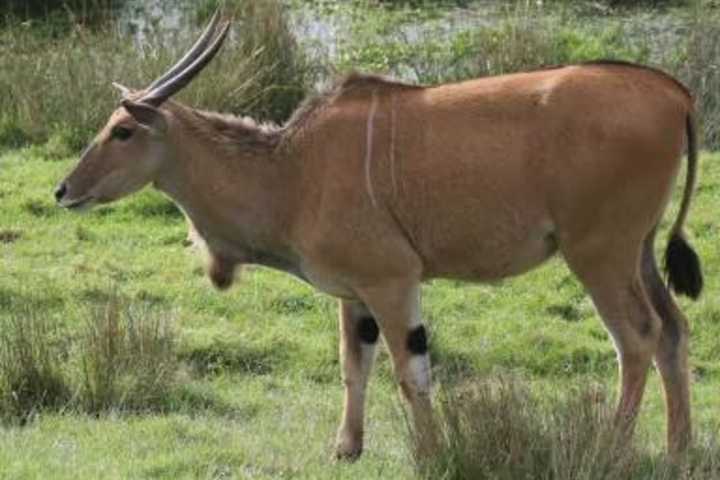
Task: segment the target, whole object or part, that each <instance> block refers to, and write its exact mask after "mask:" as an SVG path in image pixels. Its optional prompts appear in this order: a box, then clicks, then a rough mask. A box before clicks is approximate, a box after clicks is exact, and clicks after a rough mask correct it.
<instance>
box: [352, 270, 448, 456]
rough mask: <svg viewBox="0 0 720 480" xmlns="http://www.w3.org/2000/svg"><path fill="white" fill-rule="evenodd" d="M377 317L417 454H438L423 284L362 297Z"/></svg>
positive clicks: (369, 292)
mask: <svg viewBox="0 0 720 480" xmlns="http://www.w3.org/2000/svg"><path fill="white" fill-rule="evenodd" d="M361 296H362V297H363V299H364V300H365V303H366V305H367V306H368V308H369V309H370V310H371V311H372V312H373V313H374V314H375V318H376V319H377V320H378V325H379V327H380V331H381V333H382V335H383V337H384V339H385V343H386V344H387V346H388V349H389V351H390V354H391V356H392V359H393V367H394V370H395V376H396V377H397V380H398V383H399V385H400V389H401V391H402V394H403V396H404V397H405V400H406V401H407V402H408V404H409V405H410V412H411V414H412V418H413V425H414V427H415V435H416V441H417V444H416V446H417V454H418V455H420V456H421V457H426V456H428V455H430V454H432V453H434V452H435V450H436V448H437V439H436V432H435V422H434V420H433V412H432V403H431V399H430V388H431V379H430V356H429V354H428V346H427V333H426V330H425V326H424V325H423V323H422V320H421V317H420V284H419V282H403V283H399V284H395V285H392V286H385V287H384V288H382V289H372V290H370V289H368V290H366V291H365V292H363V293H362V294H361Z"/></svg>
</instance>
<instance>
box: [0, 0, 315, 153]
mask: <svg viewBox="0 0 720 480" xmlns="http://www.w3.org/2000/svg"><path fill="white" fill-rule="evenodd" d="M246 5H247V6H245V7H243V8H242V9H241V10H240V15H239V16H238V18H237V21H236V22H235V25H234V30H235V32H237V33H236V34H233V35H232V36H231V38H230V39H228V41H227V42H226V44H225V45H224V47H223V52H222V55H218V58H217V59H215V60H214V61H213V62H212V64H211V65H210V66H209V67H208V68H207V70H206V71H205V72H203V73H202V74H201V75H200V77H199V78H197V79H196V80H195V81H194V82H193V83H192V85H191V86H190V88H188V89H187V90H186V91H183V92H182V93H181V94H180V95H179V96H178V98H179V100H181V101H186V102H187V103H189V104H191V105H193V106H197V107H199V108H204V109H210V110H220V111H224V112H230V113H236V114H243V115H252V116H255V117H256V118H258V119H260V120H271V121H276V122H282V121H283V120H285V119H286V117H287V116H288V115H289V114H290V113H291V112H292V110H293V109H294V108H295V107H296V105H297V103H298V102H299V101H300V100H301V99H302V97H303V96H304V94H305V91H306V89H307V86H306V82H307V73H306V70H305V68H306V67H305V64H304V62H303V57H302V54H301V53H300V52H299V50H298V49H297V48H296V47H295V45H294V39H293V38H292V35H291V34H290V32H289V30H288V27H287V24H286V17H285V14H284V10H283V8H282V6H281V5H280V4H279V2H277V1H270V0H268V1H267V2H259V3H258V4H254V3H251V2H247V4H246ZM199 29H200V27H198V30H199ZM182 33H183V34H182V35H181V34H180V33H177V32H176V33H175V34H174V35H169V34H167V33H164V34H163V33H160V32H148V35H147V38H146V40H145V42H144V43H143V44H142V46H141V50H140V51H138V50H137V48H136V45H135V44H134V43H133V42H129V41H127V38H125V37H123V36H122V35H121V34H120V33H119V31H117V30H116V29H115V28H113V27H112V25H108V26H106V27H103V28H101V29H99V30H98V29H88V28H83V27H82V26H81V25H77V26H76V28H74V29H73V30H72V31H71V32H70V33H69V34H68V35H67V36H64V37H62V38H54V37H48V36H45V35H39V34H37V33H36V32H34V31H33V29H32V28H28V27H27V26H26V25H24V24H19V23H17V22H13V23H11V24H8V25H7V26H6V27H5V28H4V29H3V30H2V31H0V71H2V72H3V74H2V75H0V146H6V147H17V146H20V145H24V144H28V143H44V142H47V141H50V142H53V143H55V144H56V146H57V147H58V148H57V150H60V155H59V156H62V154H64V153H65V151H63V150H62V145H68V147H69V148H70V150H72V151H76V152H77V151H79V150H80V149H81V148H82V147H83V146H84V144H86V143H87V141H88V140H89V139H90V137H91V135H93V134H94V133H95V132H96V131H97V129H98V128H99V127H101V126H102V124H103V123H104V122H105V120H106V119H107V117H108V115H109V114H110V112H111V111H112V110H113V109H114V108H115V107H116V106H117V105H118V101H119V96H118V93H117V91H115V90H114V89H113V88H112V85H111V83H112V82H113V81H116V82H119V83H122V84H125V85H127V86H128V87H131V88H143V87H144V86H146V85H147V84H149V83H150V82H151V81H152V80H153V79H154V78H156V77H157V76H159V75H160V74H161V73H163V72H164V71H165V70H166V69H167V68H169V67H170V66H171V65H172V64H173V63H174V62H175V61H177V60H178V59H179V58H180V56H181V55H182V54H183V53H184V52H185V50H186V49H187V48H189V45H190V44H191V43H192V41H194V39H195V37H196V35H198V34H199V32H198V31H193V32H182Z"/></svg>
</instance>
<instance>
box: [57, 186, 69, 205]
mask: <svg viewBox="0 0 720 480" xmlns="http://www.w3.org/2000/svg"><path fill="white" fill-rule="evenodd" d="M66 192H67V185H65V184H64V183H61V184H60V185H58V187H57V188H56V189H55V200H57V201H58V202H59V201H60V200H62V198H63V197H64V196H65V193H66Z"/></svg>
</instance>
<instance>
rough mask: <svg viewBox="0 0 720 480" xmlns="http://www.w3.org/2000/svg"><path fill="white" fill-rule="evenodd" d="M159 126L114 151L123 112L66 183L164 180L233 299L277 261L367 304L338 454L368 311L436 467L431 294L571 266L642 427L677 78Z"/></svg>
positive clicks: (624, 416) (605, 73)
mask: <svg viewBox="0 0 720 480" xmlns="http://www.w3.org/2000/svg"><path fill="white" fill-rule="evenodd" d="M160 112H161V114H162V118H163V119H164V122H165V123H166V124H167V132H166V133H164V134H158V133H157V132H153V129H152V128H151V129H149V130H145V129H139V131H138V132H137V135H136V136H135V137H134V138H133V139H132V140H130V141H129V142H128V143H127V144H122V145H121V144H118V143H117V142H115V141H107V132H108V131H109V130H108V129H110V128H111V127H112V126H113V125H115V124H117V123H130V124H134V122H133V119H132V117H131V116H130V115H129V114H128V113H127V112H126V111H125V110H123V109H120V110H118V111H117V112H116V113H115V114H113V116H112V117H111V119H110V122H109V124H108V126H107V127H106V129H105V130H104V131H103V132H102V133H101V134H100V136H99V138H98V142H97V146H96V147H95V148H94V149H92V150H91V151H90V152H89V153H88V154H87V155H86V156H85V157H84V158H83V160H82V161H81V163H80V166H79V167H78V168H77V170H76V171H75V172H73V173H72V174H71V175H70V176H69V177H68V179H67V181H66V185H67V188H68V192H69V195H68V198H81V197H83V196H86V195H88V193H90V194H92V196H93V197H94V198H96V199H97V201H110V200H114V199H116V198H119V197H120V196H123V195H124V194H125V193H129V192H130V191H133V190H134V189H136V187H137V185H139V184H140V183H143V181H144V183H150V182H152V183H154V185H155V186H156V187H157V188H158V189H160V190H161V191H163V192H165V193H167V194H168V195H169V196H170V197H171V198H172V199H173V200H174V201H175V202H177V203H178V204H179V205H180V207H181V208H182V209H183V211H184V212H186V214H187V216H188V217H189V218H190V219H191V221H192V224H193V225H194V226H195V229H196V230H197V232H198V234H199V235H200V236H201V237H202V238H203V240H204V241H205V243H206V244H207V248H208V249H209V251H210V253H211V255H212V257H213V262H212V267H211V269H210V275H211V277H212V279H213V282H214V283H215V284H216V285H218V286H219V287H227V286H229V282H231V281H232V272H233V271H234V268H235V266H236V265H239V264H243V263H260V264H264V265H267V266H270V267H274V268H278V269H281V270H284V271H287V272H289V273H292V274H294V275H296V276H298V277H300V278H302V279H304V280H306V281H308V282H310V283H311V284H313V285H315V286H316V287H317V288H319V289H320V290H322V291H325V292H327V293H329V294H332V295H335V296H337V297H340V298H343V299H345V301H346V302H350V303H349V304H348V305H355V307H351V306H345V307H344V309H345V310H344V312H345V313H344V314H343V325H344V327H343V330H342V331H343V340H342V341H343V342H344V343H343V345H344V346H343V352H344V362H345V372H346V380H345V381H346V383H347V385H348V390H347V392H346V407H345V412H346V414H345V417H344V420H343V425H344V427H342V428H341V430H340V433H339V453H340V454H342V455H347V456H356V455H357V454H358V453H359V452H360V451H361V450H362V416H363V413H362V412H363V401H364V388H365V383H366V378H365V377H366V375H367V371H368V368H369V367H368V366H367V365H369V364H368V363H367V362H368V359H367V358H363V357H362V355H360V354H359V353H358V352H359V351H360V350H358V348H359V347H358V343H357V342H358V341H357V339H356V338H354V337H353V335H356V333H354V331H353V329H352V328H351V325H352V318H353V315H354V314H353V313H352V312H353V311H354V310H353V308H354V309H362V310H363V311H365V312H367V313H369V314H372V315H373V316H374V317H375V318H376V320H377V322H378V324H379V326H380V330H381V332H382V334H383V337H384V338H385V340H386V343H387V346H388V348H389V350H390V352H391V354H392V357H393V362H394V365H395V371H396V373H397V376H398V379H399V381H400V384H401V385H402V390H403V393H404V394H405V396H406V398H407V399H408V401H409V402H410V405H411V408H412V411H413V416H414V417H415V419H416V422H417V429H418V433H419V435H420V437H421V438H422V439H423V441H422V443H423V445H425V448H426V449H428V450H429V449H431V446H432V445H433V438H432V433H431V432H432V424H433V421H432V416H431V414H430V408H429V364H428V363H427V361H426V358H425V357H424V356H422V358H421V356H417V355H416V356H414V355H412V354H411V352H408V350H407V335H408V331H409V329H410V328H413V326H416V325H419V324H420V322H421V319H420V295H419V291H420V290H419V285H420V282H422V281H423V280H427V279H430V278H439V277H443V278H458V279H465V280H471V281H481V282H486V281H494V280H498V279H501V278H505V277H508V276H512V275H518V274H521V273H523V272H525V271H527V270H529V269H532V268H534V267H535V266H537V265H539V264H541V263H542V262H544V261H545V260H546V259H548V258H549V257H550V256H552V255H553V254H554V253H555V252H557V251H559V252H561V253H562V255H563V256H564V257H565V259H566V260H567V262H568V264H569V266H570V268H571V269H572V270H573V271H574V272H575V273H576V274H577V275H578V277H579V279H580V280H581V281H582V282H583V284H584V285H585V287H586V288H587V289H588V291H589V292H590V294H591V295H592V298H593V300H594V302H595V304H596V305H597V308H598V310H599V312H600V314H601V316H602V318H603V321H604V322H605V324H606V326H607V328H608V330H609V331H610V333H611V335H612V336H613V340H614V342H615V345H616V347H617V350H618V358H619V361H620V364H621V372H622V374H621V377H622V381H621V399H620V404H619V407H618V419H619V421H620V422H621V424H623V425H626V426H627V427H628V429H629V430H631V426H632V423H633V422H632V419H633V418H634V417H635V415H636V413H637V409H638V406H639V402H640V399H641V397H642V393H643V389H644V384H645V377H646V374H647V370H648V367H649V366H650V364H651V361H652V358H653V356H654V355H655V354H656V353H657V352H658V345H659V344H660V342H667V341H669V340H667V339H666V337H667V334H666V333H664V330H663V329H664V328H666V327H664V326H663V325H665V324H667V321H666V319H665V317H664V316H663V313H659V312H658V311H657V310H658V308H659V307H657V305H658V304H657V301H656V300H657V298H660V299H661V300H662V301H665V300H664V297H663V296H662V295H663V294H662V293H658V290H657V289H658V288H659V287H658V286H657V285H652V286H649V285H648V282H651V281H654V280H655V276H654V271H653V270H652V268H651V267H650V266H646V267H644V269H641V256H642V252H643V245H644V242H646V240H647V239H648V238H650V237H651V236H652V232H653V231H654V228H655V226H656V225H657V224H658V222H659V221H660V219H661V216H662V213H663V211H664V209H665V206H666V204H667V202H668V199H669V197H670V194H671V189H672V187H673V184H674V180H675V177H676V175H677V173H678V170H679V168H680V158H681V155H682V152H683V148H684V145H685V141H686V139H685V124H686V120H687V118H688V116H691V115H692V112H693V105H692V99H691V98H690V96H689V95H688V94H687V92H686V91H685V90H684V89H683V88H679V87H678V83H677V82H676V81H675V80H673V79H671V78H670V77H668V76H665V75H661V74H659V73H658V72H656V71H653V70H650V69H645V68H637V67H634V66H629V65H624V64H612V63H606V64H602V63H599V64H587V65H577V66H568V67H559V68H553V69H547V70H541V71H536V72H529V73H519V74H514V75H506V76H501V77H491V78H483V79H477V80H470V81H466V82H462V83H454V84H447V85H440V86H436V87H417V86H409V85H406V84H402V83H398V82H393V81H388V80H386V79H383V78H379V77H369V76H359V75H354V76H351V77H349V78H348V79H346V80H345V81H344V82H342V83H341V84H339V85H338V86H337V87H336V88H334V89H332V90H331V91H330V92H329V93H328V94H326V95H324V96H321V97H319V98H316V99H314V100H312V101H310V102H308V103H307V104H306V105H305V106H304V107H302V108H301V109H300V110H299V111H298V113H296V115H295V116H294V117H293V118H292V120H291V121H290V122H289V123H288V124H287V125H285V126H284V127H282V128H279V127H270V126H266V127H261V126H258V125H256V124H254V123H253V122H251V121H248V120H243V119H237V118H233V117H223V116H218V115H215V114H208V113H204V112H198V111H195V110H192V109H190V108H187V107H184V106H182V105H180V104H177V103H166V104H165V105H164V106H162V107H161V109H160ZM161 123H162V122H161ZM127 152H131V153H132V154H133V155H127ZM131 156H132V160H129V157H131ZM99 165H103V166H99ZM143 165H145V166H143ZM118 172H119V173H118ZM110 173H113V175H112V179H110V180H108V179H107V176H108V175H109V174H110ZM124 177H127V178H131V179H132V181H127V182H126V181H125V180H124V179H123V178H124ZM98 185H100V186H101V187H98ZM103 185H104V186H103ZM124 185H130V186H131V187H132V188H125V187H124ZM105 188H106V189H107V190H108V191H109V193H108V194H107V195H105V194H104V191H103V189H105ZM123 189H125V190H123ZM681 226H682V225H680V226H678V228H681ZM652 261H653V265H654V259H653V260H652ZM643 272H645V273H643ZM648 272H649V273H648ZM661 287H662V285H661ZM648 289H651V291H648ZM668 309H671V310H672V312H673V315H675V316H677V315H679V313H677V312H676V308H675V307H674V306H673V307H672V308H671V307H668ZM686 343H687V342H686V340H683V341H682V342H680V345H681V347H678V348H679V350H677V349H675V350H672V355H670V353H667V354H663V355H664V356H663V357H662V362H661V364H662V369H663V372H666V375H664V376H663V378H664V379H665V380H667V381H666V384H665V388H666V393H667V395H668V405H669V417H668V418H669V422H671V425H670V427H669V431H670V432H671V434H672V436H673V437H674V438H671V446H673V448H675V449H678V450H679V449H682V448H683V447H684V445H685V444H686V440H685V439H687V438H689V429H690V427H689V415H690V414H689V404H688V399H687V382H688V379H687V368H686V362H687V350H686ZM673 348H674V347H673ZM663 351H665V352H670V351H671V350H669V347H666V348H664V350H663ZM357 372H363V373H357ZM356 375H360V377H359V379H358V380H357V381H354V380H353V378H348V377H353V376H356ZM673 382H674V384H673ZM673 385H675V386H673ZM675 392H678V393H677V394H676V393H675ZM670 407H671V408H670Z"/></svg>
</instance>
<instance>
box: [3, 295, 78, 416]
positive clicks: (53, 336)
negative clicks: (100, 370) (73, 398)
mask: <svg viewBox="0 0 720 480" xmlns="http://www.w3.org/2000/svg"><path fill="white" fill-rule="evenodd" d="M60 338H61V336H60V335H59V329H58V327H57V326H55V325H53V324H52V323H51V321H50V320H49V319H48V318H47V317H46V316H45V315H44V314H43V313H42V312H37V311H34V310H32V309H22V310H20V311H19V312H16V313H13V314H11V315H10V316H9V317H3V318H2V321H0V418H3V419H6V420H7V419H12V420H14V421H19V422H21V423H22V422H25V421H26V420H27V419H28V418H30V417H32V416H33V415H34V414H36V413H37V412H38V411H40V410H42V409H44V408H59V407H62V406H63V405H65V404H66V403H67V402H68V401H69V399H70V394H71V392H70V388H69V387H68V385H67V382H66V381H65V377H64V372H63V370H62V369H61V368H60V364H59V361H58V360H60V359H61V358H63V357H64V356H66V351H65V349H64V348H63V345H62V344H61V342H60Z"/></svg>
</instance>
